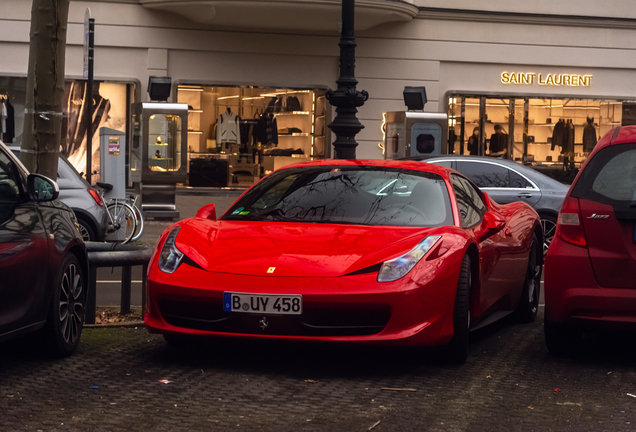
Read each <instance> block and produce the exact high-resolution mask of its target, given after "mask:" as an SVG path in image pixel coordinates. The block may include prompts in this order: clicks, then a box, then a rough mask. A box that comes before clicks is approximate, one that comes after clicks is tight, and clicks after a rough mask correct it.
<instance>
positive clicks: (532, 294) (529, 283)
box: [517, 235, 543, 323]
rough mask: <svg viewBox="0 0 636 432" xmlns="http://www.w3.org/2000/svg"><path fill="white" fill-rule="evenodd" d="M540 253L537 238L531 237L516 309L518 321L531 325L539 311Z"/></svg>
mask: <svg viewBox="0 0 636 432" xmlns="http://www.w3.org/2000/svg"><path fill="white" fill-rule="evenodd" d="M540 253H541V252H540V251H539V241H538V239H537V236H536V235H534V236H532V244H531V245H530V254H529V255H528V265H527V266H526V274H525V279H524V281H523V291H522V292H521V298H520V299H519V306H518V307H517V317H518V318H519V321H521V322H525V323H531V322H533V321H534V320H535V318H536V317H537V311H538V310H539V296H540V294H541V270H542V269H543V266H542V264H541V255H539V254H540Z"/></svg>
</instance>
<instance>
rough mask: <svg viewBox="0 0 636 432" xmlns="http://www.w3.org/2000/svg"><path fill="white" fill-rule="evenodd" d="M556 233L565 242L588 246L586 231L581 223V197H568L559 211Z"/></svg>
mask: <svg viewBox="0 0 636 432" xmlns="http://www.w3.org/2000/svg"><path fill="white" fill-rule="evenodd" d="M556 235H558V236H559V238H560V239H561V240H563V241H565V242H568V243H570V244H573V245H575V246H581V247H587V241H586V240H585V231H584V230H583V225H582V224H581V211H580V209H579V199H578V198H572V197H568V198H566V200H565V201H564V202H563V206H562V207H561V211H560V212H559V220H558V222H557V231H556Z"/></svg>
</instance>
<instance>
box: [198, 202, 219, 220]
mask: <svg viewBox="0 0 636 432" xmlns="http://www.w3.org/2000/svg"><path fill="white" fill-rule="evenodd" d="M197 217H200V218H203V219H210V220H213V221H214V220H216V208H215V207H214V204H208V205H204V206H203V207H201V208H200V209H199V211H198V212H197Z"/></svg>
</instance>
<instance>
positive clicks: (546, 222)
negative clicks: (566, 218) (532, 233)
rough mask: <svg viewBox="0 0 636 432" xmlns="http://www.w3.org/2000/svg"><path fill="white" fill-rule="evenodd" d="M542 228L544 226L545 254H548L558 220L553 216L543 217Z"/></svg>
mask: <svg viewBox="0 0 636 432" xmlns="http://www.w3.org/2000/svg"><path fill="white" fill-rule="evenodd" d="M541 228H543V256H546V255H547V253H548V248H549V247H550V243H552V239H553V238H554V233H555V232H556V221H555V220H554V219H551V218H541Z"/></svg>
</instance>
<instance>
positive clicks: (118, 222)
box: [96, 182, 144, 243]
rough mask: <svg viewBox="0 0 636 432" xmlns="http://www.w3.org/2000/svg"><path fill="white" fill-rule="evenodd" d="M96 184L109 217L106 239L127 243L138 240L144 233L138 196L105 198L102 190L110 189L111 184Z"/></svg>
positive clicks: (111, 187)
mask: <svg viewBox="0 0 636 432" xmlns="http://www.w3.org/2000/svg"><path fill="white" fill-rule="evenodd" d="M96 186H97V191H98V193H99V195H100V197H101V198H102V205H103V206H104V207H105V209H106V212H107V214H108V218H109V222H108V229H107V230H106V241H112V242H120V243H128V242H130V241H136V240H139V239H140V238H141V236H142V235H143V233H144V218H143V216H142V214H141V211H140V210H139V208H138V207H137V199H138V197H137V196H136V195H129V196H128V197H126V198H125V199H123V200H122V199H117V198H114V199H111V198H106V197H105V196H104V192H108V191H110V190H112V189H113V185H111V184H110V183H100V182H97V183H96Z"/></svg>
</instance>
